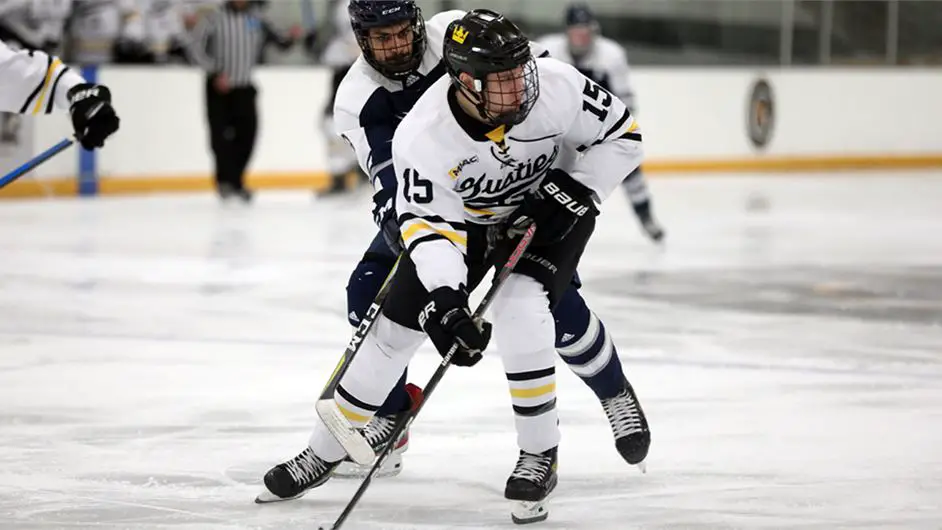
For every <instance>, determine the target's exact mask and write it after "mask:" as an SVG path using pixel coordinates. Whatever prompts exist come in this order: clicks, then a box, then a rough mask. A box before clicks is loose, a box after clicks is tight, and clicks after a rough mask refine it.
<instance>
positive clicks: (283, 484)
mask: <svg viewBox="0 0 942 530" xmlns="http://www.w3.org/2000/svg"><path fill="white" fill-rule="evenodd" d="M339 463H340V462H339V461H338V462H327V461H325V460H323V459H321V458H320V457H318V456H317V455H315V454H314V451H312V450H311V448H310V447H308V448H306V449H305V450H304V451H302V452H301V454H299V455H298V456H296V457H294V458H292V459H291V460H288V461H287V462H285V463H283V464H278V465H277V466H275V467H273V468H271V469H270V470H268V473H265V491H263V492H262V493H260V494H259V495H258V497H256V498H255V502H256V503H258V504H265V503H269V502H279V501H290V500H292V499H297V498H298V497H301V496H302V495H304V494H305V493H307V491H308V490H309V489H311V488H316V487H318V486H320V485H321V484H323V483H325V482H327V479H329V478H330V475H331V473H333V471H334V469H335V468H336V467H337V464H339Z"/></svg>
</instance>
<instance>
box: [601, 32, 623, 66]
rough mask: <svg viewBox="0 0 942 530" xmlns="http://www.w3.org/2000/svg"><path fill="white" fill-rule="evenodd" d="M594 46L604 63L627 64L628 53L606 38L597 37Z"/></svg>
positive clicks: (619, 45)
mask: <svg viewBox="0 0 942 530" xmlns="http://www.w3.org/2000/svg"><path fill="white" fill-rule="evenodd" d="M595 46H596V47H597V48H596V49H597V52H596V53H598V55H599V58H600V59H601V60H602V62H604V63H616V62H617V63H627V62H628V52H626V51H625V47H624V46H622V45H621V44H619V43H618V42H616V41H614V40H612V39H610V38H608V37H604V36H601V35H599V36H598V37H597V39H596V42H595Z"/></svg>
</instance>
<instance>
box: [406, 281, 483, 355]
mask: <svg viewBox="0 0 942 530" xmlns="http://www.w3.org/2000/svg"><path fill="white" fill-rule="evenodd" d="M428 299H429V301H428V303H427V304H425V308H424V309H423V310H422V312H421V313H419V325H420V326H422V329H424V330H425V333H427V334H428V336H429V338H430V339H432V344H434V345H435V349H437V350H438V353H439V354H440V355H441V356H442V357H444V356H445V355H447V354H448V352H449V351H450V350H451V348H452V346H454V345H455V343H457V344H458V350H457V351H456V352H455V354H454V355H453V356H452V358H451V363H452V364H454V365H457V366H474V365H475V364H477V362H478V361H480V360H481V352H483V351H484V349H485V348H487V343H488V342H490V340H491V324H490V322H486V321H483V320H482V321H479V323H475V322H474V321H472V320H471V311H470V310H469V309H468V293H467V292H465V290H464V288H463V287H462V288H461V289H460V290H456V289H452V288H451V287H439V288H438V289H435V290H434V291H432V292H431V293H429V297H428Z"/></svg>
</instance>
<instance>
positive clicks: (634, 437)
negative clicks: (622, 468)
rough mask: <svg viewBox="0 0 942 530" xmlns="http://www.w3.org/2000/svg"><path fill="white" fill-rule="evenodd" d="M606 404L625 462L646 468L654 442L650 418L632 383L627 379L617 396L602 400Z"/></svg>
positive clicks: (617, 445)
mask: <svg viewBox="0 0 942 530" xmlns="http://www.w3.org/2000/svg"><path fill="white" fill-rule="evenodd" d="M602 408H603V409H605V415H606V416H608V422H609V423H610V424H611V426H612V434H614V435H615V448H616V449H618V454H620V455H621V457H622V458H624V459H625V462H628V463H629V464H631V465H633V466H638V468H639V469H641V471H642V472H644V471H645V465H644V459H645V458H646V457H647V456H648V447H650V445H651V431H650V430H648V420H647V418H645V417H644V411H643V410H641V403H639V402H638V397H637V396H636V395H635V391H634V389H633V388H631V384H630V383H629V382H628V381H627V380H625V389H624V390H622V391H621V392H619V394H618V395H617V396H615V397H613V398H609V399H604V400H602Z"/></svg>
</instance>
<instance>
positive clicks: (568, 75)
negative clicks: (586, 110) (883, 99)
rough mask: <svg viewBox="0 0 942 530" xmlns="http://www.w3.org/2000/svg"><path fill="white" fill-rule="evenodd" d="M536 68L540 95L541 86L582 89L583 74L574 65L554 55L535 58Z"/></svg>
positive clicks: (556, 88) (541, 91) (555, 88)
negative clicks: (538, 76) (538, 75)
mask: <svg viewBox="0 0 942 530" xmlns="http://www.w3.org/2000/svg"><path fill="white" fill-rule="evenodd" d="M536 61H537V62H536V65H537V69H538V71H539V74H540V95H541V97H542V94H543V87H544V86H547V87H553V88H552V89H553V90H561V89H560V88H558V87H559V86H568V87H574V89H578V90H580V91H581V90H582V85H583V84H584V83H585V81H584V79H585V76H584V75H582V73H580V72H579V70H577V69H576V67H575V66H573V65H571V64H569V63H567V62H565V61H561V60H559V59H557V58H555V57H540V58H538V59H537V60H536Z"/></svg>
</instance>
